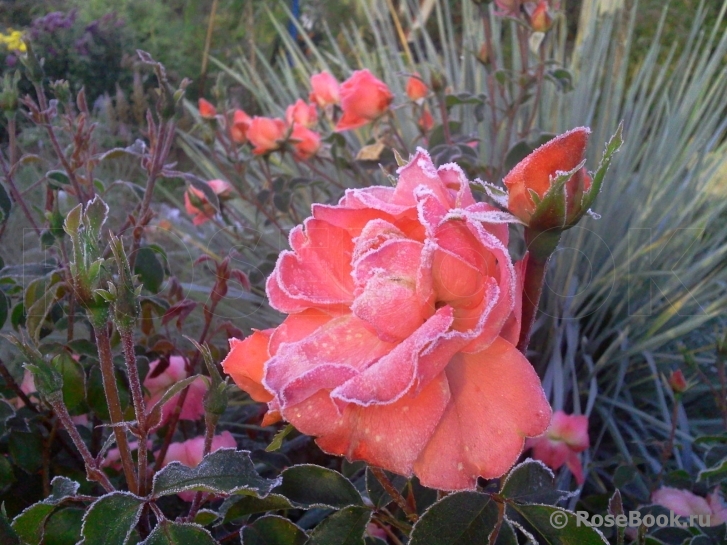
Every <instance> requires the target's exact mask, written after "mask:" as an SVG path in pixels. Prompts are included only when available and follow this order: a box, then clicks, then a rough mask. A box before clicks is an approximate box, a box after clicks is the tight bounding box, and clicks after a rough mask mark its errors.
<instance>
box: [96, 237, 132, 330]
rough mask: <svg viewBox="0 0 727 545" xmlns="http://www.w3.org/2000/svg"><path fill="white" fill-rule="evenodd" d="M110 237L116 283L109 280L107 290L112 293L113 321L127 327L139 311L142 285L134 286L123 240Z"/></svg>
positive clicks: (124, 327) (121, 326)
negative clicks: (116, 276)
mask: <svg viewBox="0 0 727 545" xmlns="http://www.w3.org/2000/svg"><path fill="white" fill-rule="evenodd" d="M110 238H111V240H110V246H111V252H112V253H113V254H114V259H115V260H116V266H117V267H118V283H117V285H114V284H112V283H111V282H109V292H111V293H112V294H113V298H114V299H113V301H112V303H113V311H114V314H113V317H114V322H116V325H117V326H118V327H119V328H120V329H127V328H129V327H131V326H132V325H133V324H134V322H135V321H136V319H137V318H138V317H139V314H140V312H141V307H140V306H139V296H140V295H141V288H142V286H141V284H139V285H138V286H137V287H134V280H135V279H136V276H134V275H133V274H131V266H130V265H129V259H128V258H127V257H126V251H125V250H124V243H123V241H122V240H121V238H120V237H117V236H115V235H114V234H111V235H110ZM102 297H103V295H102ZM104 299H106V297H104ZM106 300H109V299H106Z"/></svg>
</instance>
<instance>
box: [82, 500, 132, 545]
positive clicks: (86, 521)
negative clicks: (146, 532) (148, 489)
mask: <svg viewBox="0 0 727 545" xmlns="http://www.w3.org/2000/svg"><path fill="white" fill-rule="evenodd" d="M143 505H144V500H142V499H141V498H139V497H137V496H134V495H133V494H129V493H128V492H112V493H110V494H106V495H105V496H102V497H100V498H99V499H97V500H96V501H95V502H93V505H91V507H90V508H89V510H88V511H86V515H85V516H84V517H83V530H82V532H81V533H82V534H83V541H82V542H81V543H80V544H79V545H126V543H127V542H128V540H129V536H131V532H132V531H133V530H134V527H135V526H136V523H137V522H139V516H140V515H141V508H142V506H143Z"/></svg>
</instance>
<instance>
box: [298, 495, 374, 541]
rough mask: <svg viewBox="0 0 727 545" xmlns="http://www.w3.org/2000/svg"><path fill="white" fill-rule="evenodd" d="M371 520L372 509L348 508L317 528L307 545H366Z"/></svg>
mask: <svg viewBox="0 0 727 545" xmlns="http://www.w3.org/2000/svg"><path fill="white" fill-rule="evenodd" d="M370 520H371V510H370V509H368V508H366V507H357V506H353V505H352V506H350V507H346V508H345V509H341V510H340V511H338V512H337V513H334V514H332V515H331V516H330V517H328V518H326V519H325V520H324V521H323V522H321V523H320V524H319V525H318V526H316V527H315V528H314V529H313V531H312V532H311V534H310V539H309V540H308V541H307V542H306V545H364V532H365V531H366V526H367V525H368V523H369V521H370Z"/></svg>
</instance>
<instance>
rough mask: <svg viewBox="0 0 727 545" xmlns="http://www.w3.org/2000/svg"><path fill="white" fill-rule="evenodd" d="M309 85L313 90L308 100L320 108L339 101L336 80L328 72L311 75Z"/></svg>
mask: <svg viewBox="0 0 727 545" xmlns="http://www.w3.org/2000/svg"><path fill="white" fill-rule="evenodd" d="M310 85H311V88H312V89H313V90H312V91H311V93H310V96H309V97H308V100H310V101H311V102H315V103H316V104H318V106H320V107H321V108H325V107H326V106H332V105H334V104H338V103H339V102H341V94H340V88H339V86H338V81H337V80H336V78H334V77H333V76H332V75H331V74H330V73H329V72H321V73H319V74H314V75H312V76H311V77H310Z"/></svg>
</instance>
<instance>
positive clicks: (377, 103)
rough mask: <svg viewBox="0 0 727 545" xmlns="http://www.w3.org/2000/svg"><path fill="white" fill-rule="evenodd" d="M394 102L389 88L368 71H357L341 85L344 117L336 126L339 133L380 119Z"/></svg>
mask: <svg viewBox="0 0 727 545" xmlns="http://www.w3.org/2000/svg"><path fill="white" fill-rule="evenodd" d="M392 100H394V95H392V94H391V91H390V90H389V87H388V86H387V85H386V84H385V83H384V82H383V81H381V80H379V79H376V78H375V77H374V75H373V74H372V73H371V72H369V71H368V70H356V71H355V72H354V73H353V75H352V76H351V77H350V78H348V79H347V80H346V81H344V82H343V83H342V84H341V109H342V110H343V116H342V117H341V119H340V120H339V121H338V123H337V124H336V130H337V131H347V130H350V129H356V128H358V127H363V126H364V125H366V124H368V123H371V122H372V121H373V120H375V119H377V118H378V117H380V116H381V115H382V114H383V113H384V112H386V110H388V108H389V104H391V101H392Z"/></svg>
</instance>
